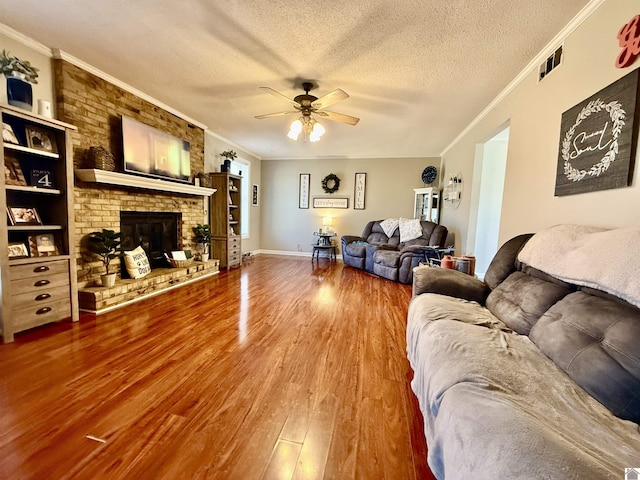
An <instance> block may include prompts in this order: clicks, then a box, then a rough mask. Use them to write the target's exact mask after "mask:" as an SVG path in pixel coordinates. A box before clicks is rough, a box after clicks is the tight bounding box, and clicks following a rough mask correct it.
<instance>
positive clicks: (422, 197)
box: [413, 187, 441, 223]
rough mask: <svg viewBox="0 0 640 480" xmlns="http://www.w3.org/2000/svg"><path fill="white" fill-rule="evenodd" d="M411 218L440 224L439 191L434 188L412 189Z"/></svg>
mask: <svg viewBox="0 0 640 480" xmlns="http://www.w3.org/2000/svg"><path fill="white" fill-rule="evenodd" d="M413 191H414V193H415V199H414V202H413V218H419V219H420V220H427V221H430V222H433V223H440V197H441V195H440V190H439V189H437V188H434V187H429V188H414V189H413Z"/></svg>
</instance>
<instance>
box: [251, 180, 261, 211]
mask: <svg viewBox="0 0 640 480" xmlns="http://www.w3.org/2000/svg"><path fill="white" fill-rule="evenodd" d="M259 189H260V187H259V186H258V185H256V184H255V183H254V184H253V189H252V190H251V205H253V206H254V207H257V206H258V194H259Z"/></svg>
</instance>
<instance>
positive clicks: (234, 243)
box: [229, 235, 240, 250]
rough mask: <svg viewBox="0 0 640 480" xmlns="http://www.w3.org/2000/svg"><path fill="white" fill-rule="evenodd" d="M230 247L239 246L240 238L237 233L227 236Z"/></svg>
mask: <svg viewBox="0 0 640 480" xmlns="http://www.w3.org/2000/svg"><path fill="white" fill-rule="evenodd" d="M232 248H240V238H239V237H238V235H235V236H233V237H229V250H231V249H232Z"/></svg>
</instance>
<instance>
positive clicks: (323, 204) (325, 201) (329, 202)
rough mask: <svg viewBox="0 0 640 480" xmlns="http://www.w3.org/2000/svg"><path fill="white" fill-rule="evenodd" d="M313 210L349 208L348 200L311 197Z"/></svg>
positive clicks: (346, 198)
mask: <svg viewBox="0 0 640 480" xmlns="http://www.w3.org/2000/svg"><path fill="white" fill-rule="evenodd" d="M313 208H349V198H348V197H313Z"/></svg>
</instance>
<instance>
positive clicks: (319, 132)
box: [312, 122, 326, 137]
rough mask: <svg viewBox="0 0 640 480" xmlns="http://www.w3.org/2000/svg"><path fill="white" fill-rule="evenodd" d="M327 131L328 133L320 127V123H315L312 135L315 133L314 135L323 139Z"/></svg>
mask: <svg viewBox="0 0 640 480" xmlns="http://www.w3.org/2000/svg"><path fill="white" fill-rule="evenodd" d="M325 131H326V130H325V129H324V127H323V126H322V125H320V124H319V123H318V122H315V123H314V124H313V131H312V133H313V134H316V135H318V137H321V136H322V135H324V132H325Z"/></svg>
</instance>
